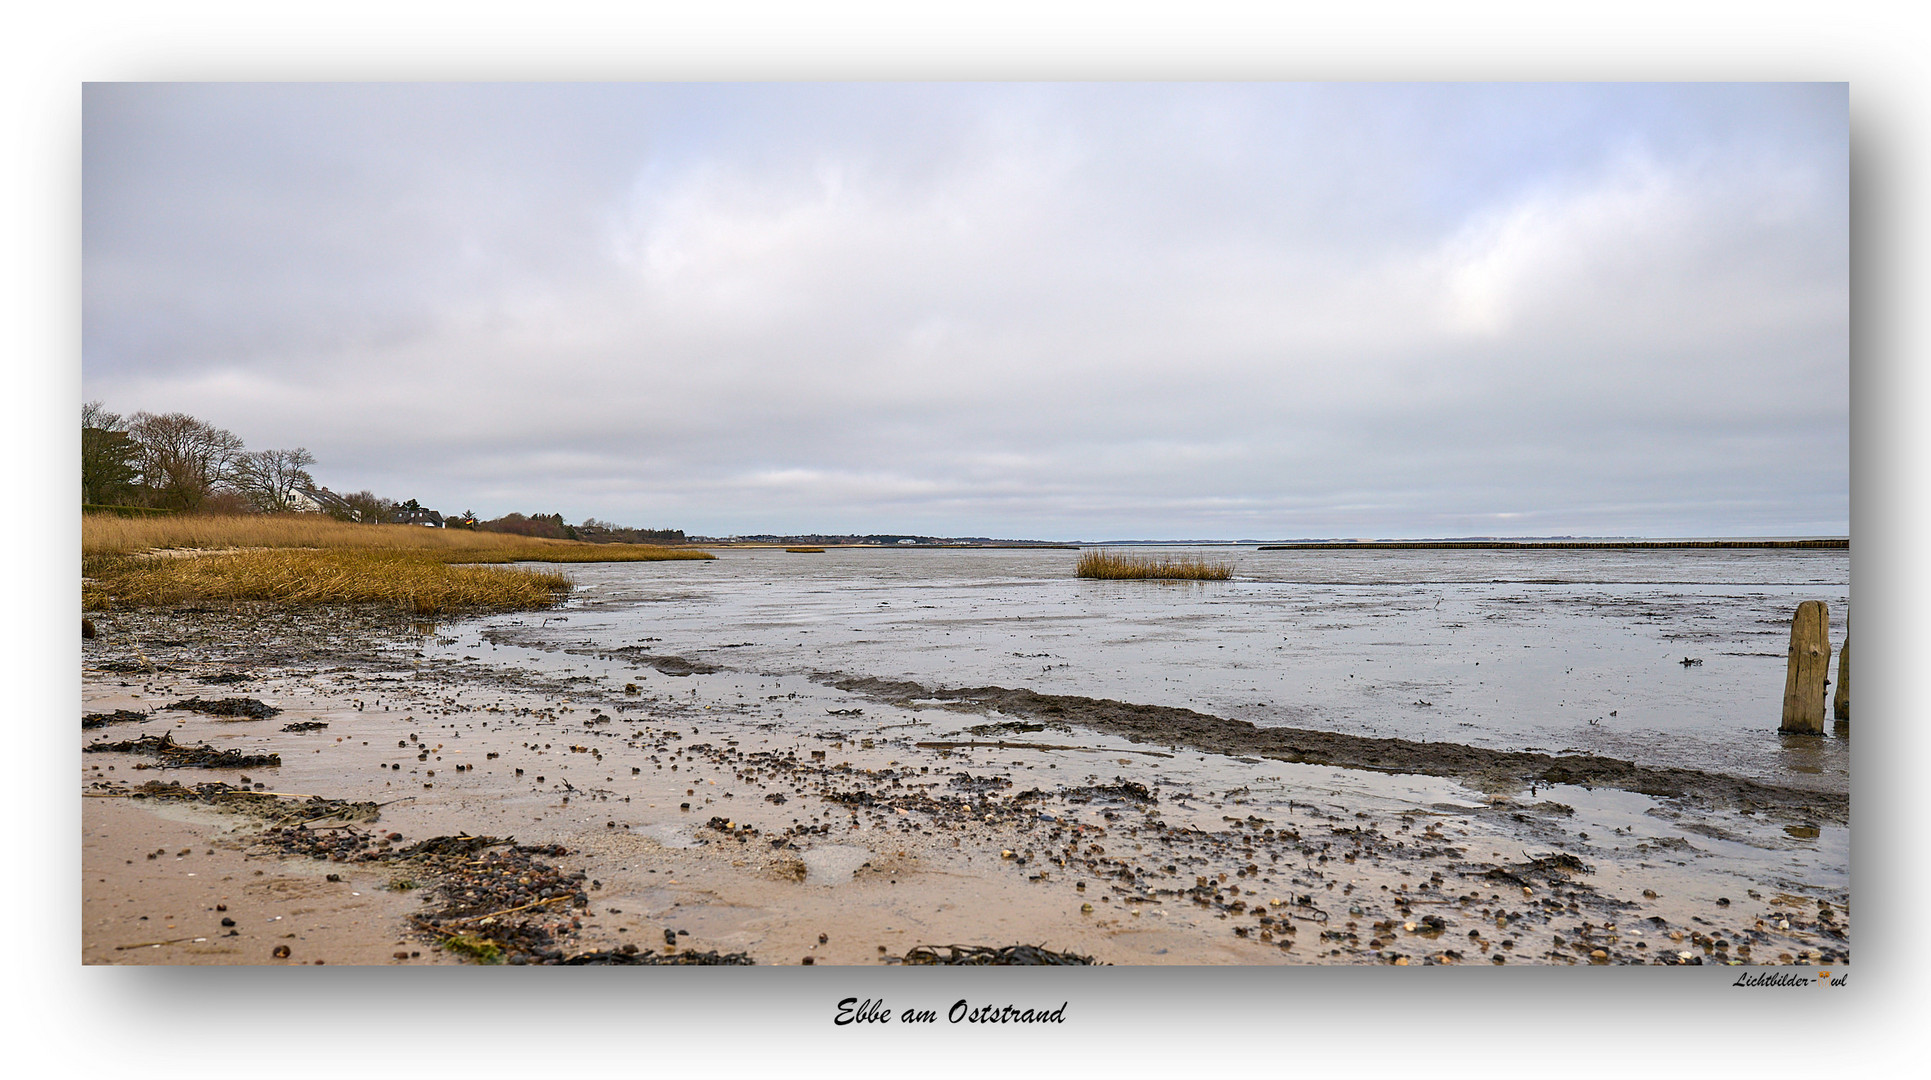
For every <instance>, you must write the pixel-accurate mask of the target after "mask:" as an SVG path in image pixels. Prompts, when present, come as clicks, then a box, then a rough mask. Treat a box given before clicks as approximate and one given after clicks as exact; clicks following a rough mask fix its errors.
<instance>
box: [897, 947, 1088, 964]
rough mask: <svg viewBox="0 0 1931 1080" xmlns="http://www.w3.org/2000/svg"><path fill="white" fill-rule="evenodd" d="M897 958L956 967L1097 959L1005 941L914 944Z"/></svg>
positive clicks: (913, 962)
mask: <svg viewBox="0 0 1931 1080" xmlns="http://www.w3.org/2000/svg"><path fill="white" fill-rule="evenodd" d="M940 950H944V951H943V952H941V951H940ZM899 962H900V963H902V964H927V965H929V964H937V965H946V966H959V967H1020V966H1032V965H1063V966H1075V965H1086V964H1098V963H1099V961H1097V960H1095V959H1093V958H1092V957H1090V956H1081V955H1080V954H1078V953H1070V952H1054V951H1053V950H1051V949H1048V948H1046V947H1044V946H1041V945H1006V946H1003V947H999V948H994V947H991V946H987V945H938V946H933V945H914V946H913V947H912V948H911V949H910V950H909V951H908V952H906V954H905V956H904V957H903V958H901V959H900V961H899Z"/></svg>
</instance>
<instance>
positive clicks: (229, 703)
mask: <svg viewBox="0 0 1931 1080" xmlns="http://www.w3.org/2000/svg"><path fill="white" fill-rule="evenodd" d="M167 707H168V708H170V709H185V710H187V711H189V712H198V713H207V714H208V715H209V716H242V717H246V718H248V719H250V720H266V719H268V718H269V717H271V716H277V715H280V713H281V710H280V709H277V708H276V707H275V706H273V705H267V704H264V703H262V702H259V701H256V700H255V699H254V698H245V697H231V698H218V699H207V698H198V697H193V698H188V699H186V700H184V701H177V702H175V703H174V704H172V705H169V706H167Z"/></svg>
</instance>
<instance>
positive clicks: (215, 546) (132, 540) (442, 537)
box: [80, 514, 716, 563]
mask: <svg viewBox="0 0 1931 1080" xmlns="http://www.w3.org/2000/svg"><path fill="white" fill-rule="evenodd" d="M80 534H81V535H80V546H81V556H82V557H83V558H86V557H91V556H96V555H132V554H137V553H140V552H144V551H164V550H169V549H189V550H201V551H223V550H232V549H235V548H321V549H328V550H377V551H419V552H424V553H427V554H432V555H435V556H436V557H438V558H440V559H442V560H443V561H444V562H456V563H480V562H641V561H650V562H654V561H657V560H661V559H711V558H716V556H714V555H712V554H711V553H710V552H708V551H700V550H698V549H696V548H674V547H660V546H658V545H655V544H585V543H581V542H579V541H576V540H550V539H545V538H543V537H537V536H515V535H512V534H510V533H491V532H471V531H470V530H468V529H430V528H425V527H423V526H421V525H358V524H355V523H353V522H347V521H336V520H334V519H333V518H325V517H322V516H320V515H317V514H243V515H216V514H209V515H182V516H170V517H153V518H124V517H118V516H115V515H113V514H83V515H82V516H81V529H80Z"/></svg>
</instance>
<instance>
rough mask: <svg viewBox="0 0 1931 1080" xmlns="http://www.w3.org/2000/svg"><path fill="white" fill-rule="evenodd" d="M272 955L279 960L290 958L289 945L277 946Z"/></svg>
mask: <svg viewBox="0 0 1931 1080" xmlns="http://www.w3.org/2000/svg"><path fill="white" fill-rule="evenodd" d="M271 955H273V956H274V957H275V959H277V960H286V959H288V946H286V945H277V946H275V951H274V953H272V954H271Z"/></svg>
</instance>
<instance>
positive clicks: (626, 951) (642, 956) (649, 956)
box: [558, 945, 757, 967]
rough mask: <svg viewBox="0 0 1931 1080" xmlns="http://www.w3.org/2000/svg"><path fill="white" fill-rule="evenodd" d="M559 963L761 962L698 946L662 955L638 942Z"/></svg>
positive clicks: (710, 964)
mask: <svg viewBox="0 0 1931 1080" xmlns="http://www.w3.org/2000/svg"><path fill="white" fill-rule="evenodd" d="M558 963H559V964H561V965H563V966H566V967H591V966H598V967H602V966H613V967H614V966H619V965H621V966H626V967H628V966H633V965H646V964H648V965H666V964H676V965H680V966H692V967H729V966H739V965H743V966H749V965H751V964H755V963H757V961H756V960H753V959H751V957H750V955H749V954H748V953H720V952H718V951H717V950H715V949H713V950H711V951H710V952H698V951H697V950H695V949H685V950H684V951H683V952H681V953H664V954H662V955H659V954H657V953H655V952H653V951H651V950H649V949H639V948H638V947H637V946H635V945H623V946H619V947H618V948H615V949H604V950H599V951H597V952H587V953H578V954H577V955H575V956H572V957H569V958H567V959H564V960H560V961H558Z"/></svg>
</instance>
